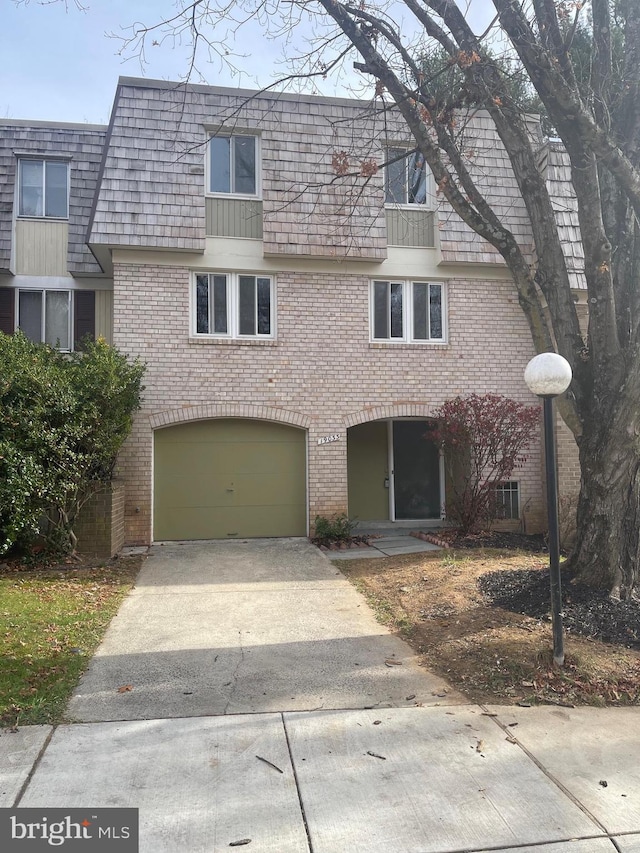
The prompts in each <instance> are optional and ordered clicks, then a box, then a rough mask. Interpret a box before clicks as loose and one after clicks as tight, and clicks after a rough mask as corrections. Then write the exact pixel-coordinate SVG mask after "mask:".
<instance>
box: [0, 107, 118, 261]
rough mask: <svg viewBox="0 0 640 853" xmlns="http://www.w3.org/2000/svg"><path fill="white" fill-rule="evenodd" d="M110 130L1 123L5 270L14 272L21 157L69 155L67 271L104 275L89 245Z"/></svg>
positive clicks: (0, 240) (0, 227)
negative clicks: (88, 233) (89, 228)
mask: <svg viewBox="0 0 640 853" xmlns="http://www.w3.org/2000/svg"><path fill="white" fill-rule="evenodd" d="M105 134H106V128H104V127H101V126H97V125H76V124H60V125H58V126H55V127H54V126H51V125H49V124H48V123H46V122H37V121H34V122H30V121H12V120H9V119H1V120H0V176H1V178H0V271H2V270H4V271H9V265H10V257H11V239H12V231H13V229H12V218H13V204H14V198H15V195H14V188H15V182H16V178H17V175H16V172H17V163H18V156H17V155H18V154H20V153H24V154H29V155H32V156H34V157H38V156H42V157H43V158H46V156H47V155H56V156H58V157H69V158H70V159H69V163H70V170H69V178H70V187H69V220H68V227H69V242H68V249H67V264H68V272H69V273H72V274H78V273H80V274H99V273H101V272H102V270H101V269H100V266H99V264H98V262H97V261H96V259H95V258H94V256H93V254H92V253H91V251H90V250H89V248H88V246H87V245H86V242H85V240H86V228H87V221H88V218H89V212H90V210H91V204H92V201H93V197H94V194H95V189H96V181H97V178H98V166H99V163H100V159H101V157H102V151H103V145H104V139H105Z"/></svg>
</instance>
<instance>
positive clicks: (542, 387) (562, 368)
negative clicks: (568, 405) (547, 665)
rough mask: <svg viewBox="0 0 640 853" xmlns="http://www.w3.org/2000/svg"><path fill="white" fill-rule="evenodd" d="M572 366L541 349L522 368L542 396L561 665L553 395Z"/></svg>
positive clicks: (557, 659)
mask: <svg viewBox="0 0 640 853" xmlns="http://www.w3.org/2000/svg"><path fill="white" fill-rule="evenodd" d="M571 377H572V373H571V365H570V364H569V362H568V361H567V360H566V358H563V357H562V356H561V355H558V354H557V353H555V352H543V353H540V355H537V356H535V358H532V359H531V361H530V362H529V364H528V365H527V366H526V369H525V371H524V381H525V382H526V383H527V387H528V388H529V390H530V391H533V393H534V394H536V395H537V396H538V397H542V403H543V409H544V456H545V469H546V474H547V514H548V519H549V577H550V581H551V624H552V630H553V660H554V663H556V664H557V665H558V666H562V665H563V664H564V638H563V633H562V584H561V578H560V534H559V528H558V475H557V471H556V438H555V426H554V422H553V398H554V397H557V396H558V395H559V394H563V393H564V392H565V391H566V390H567V388H568V387H569V385H570V384H571Z"/></svg>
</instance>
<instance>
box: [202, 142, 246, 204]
mask: <svg viewBox="0 0 640 853" xmlns="http://www.w3.org/2000/svg"><path fill="white" fill-rule="evenodd" d="M208 191H209V192H211V193H229V194H230V195H242V196H256V195H258V137H257V136H240V135H235V134H234V135H232V136H212V137H211V138H210V139H209V179H208Z"/></svg>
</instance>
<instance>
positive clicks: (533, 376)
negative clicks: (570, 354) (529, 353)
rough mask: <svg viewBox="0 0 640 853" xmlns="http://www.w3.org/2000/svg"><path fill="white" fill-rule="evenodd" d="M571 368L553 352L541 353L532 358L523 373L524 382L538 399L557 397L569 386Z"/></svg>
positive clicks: (564, 359)
mask: <svg viewBox="0 0 640 853" xmlns="http://www.w3.org/2000/svg"><path fill="white" fill-rule="evenodd" d="M571 377H572V374H571V366H570V365H569V362H568V361H567V360H566V358H563V357H562V356H561V355H558V354H557V353H555V352H543V353H540V355H537V356H536V357H535V358H532V359H531V361H530V362H529V364H528V365H527V366H526V368H525V371H524V381H525V382H526V383H527V387H528V388H529V390H530V391H533V393H534V394H536V395H537V396H538V397H557V396H558V394H563V393H564V392H565V391H566V390H567V388H568V387H569V385H570V384H571Z"/></svg>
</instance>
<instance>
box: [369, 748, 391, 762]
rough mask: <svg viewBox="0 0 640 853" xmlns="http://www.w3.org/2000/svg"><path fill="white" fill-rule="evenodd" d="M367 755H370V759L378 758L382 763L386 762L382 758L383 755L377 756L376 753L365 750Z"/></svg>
mask: <svg viewBox="0 0 640 853" xmlns="http://www.w3.org/2000/svg"><path fill="white" fill-rule="evenodd" d="M367 755H370V756H371V757H372V758H380V759H382V761H386V760H387V759H386V758H385V757H384V755H378V753H377V752H369V750H367Z"/></svg>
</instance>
